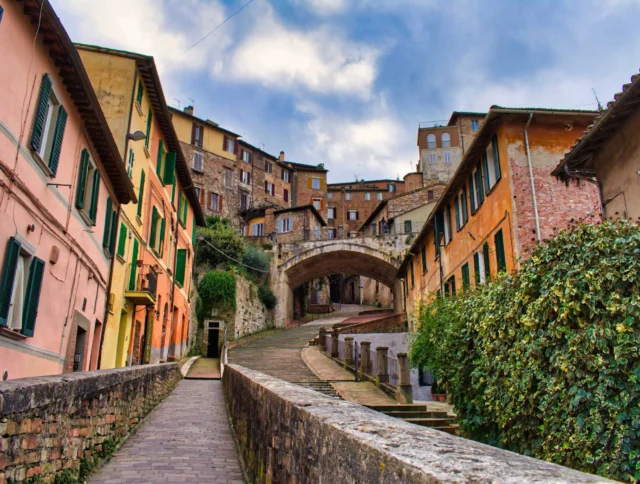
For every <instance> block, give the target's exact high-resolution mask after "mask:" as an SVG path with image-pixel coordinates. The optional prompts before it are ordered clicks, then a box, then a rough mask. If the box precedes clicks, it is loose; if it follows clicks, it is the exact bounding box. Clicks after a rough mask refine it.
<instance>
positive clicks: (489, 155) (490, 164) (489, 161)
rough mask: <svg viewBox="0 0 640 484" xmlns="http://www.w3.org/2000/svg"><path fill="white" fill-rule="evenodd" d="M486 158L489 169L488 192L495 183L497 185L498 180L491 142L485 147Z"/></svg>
mask: <svg viewBox="0 0 640 484" xmlns="http://www.w3.org/2000/svg"><path fill="white" fill-rule="evenodd" d="M486 156H487V168H488V169H489V190H491V189H492V188H493V187H494V186H495V185H496V183H498V180H497V179H496V164H495V159H494V156H493V142H491V143H489V146H487V150H486ZM483 163H484V160H483ZM485 191H486V190H485ZM485 196H486V193H485Z"/></svg>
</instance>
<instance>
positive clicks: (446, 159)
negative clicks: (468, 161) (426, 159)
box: [442, 151, 451, 163]
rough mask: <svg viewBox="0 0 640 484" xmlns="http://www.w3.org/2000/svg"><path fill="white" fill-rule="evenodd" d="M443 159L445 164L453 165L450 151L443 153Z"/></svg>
mask: <svg viewBox="0 0 640 484" xmlns="http://www.w3.org/2000/svg"><path fill="white" fill-rule="evenodd" d="M442 156H443V159H444V162H445V163H451V152H450V151H445V152H444V153H443V155H442Z"/></svg>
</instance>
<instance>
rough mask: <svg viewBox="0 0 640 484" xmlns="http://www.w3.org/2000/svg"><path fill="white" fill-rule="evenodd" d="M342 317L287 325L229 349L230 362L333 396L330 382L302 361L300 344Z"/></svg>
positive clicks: (335, 395) (306, 341) (333, 392)
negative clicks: (278, 331) (277, 331)
mask: <svg viewBox="0 0 640 484" xmlns="http://www.w3.org/2000/svg"><path fill="white" fill-rule="evenodd" d="M342 319H344V317H343V318H335V317H334V318H327V319H324V320H318V321H315V322H314V323H309V324H305V325H304V326H300V327H298V328H293V329H287V330H285V331H282V332H280V333H276V334H273V335H271V336H267V337H266V338H263V339H260V340H257V341H252V342H249V343H248V344H246V345H243V346H240V347H238V348H233V349H231V350H229V363H237V364H238V365H242V366H245V367H247V368H251V369H252V370H257V371H261V372H263V373H266V374H267V375H271V376H275V377H276V378H280V379H282V380H285V381H288V382H291V383H297V384H298V385H301V386H303V387H306V388H311V389H312V390H316V391H319V392H322V393H324V394H326V395H330V396H332V397H337V396H338V394H337V393H336V391H335V390H334V389H333V387H332V386H331V383H329V382H327V381H322V380H320V379H319V378H318V377H317V376H316V375H315V374H314V373H313V372H312V371H311V370H310V369H309V367H307V365H306V364H305V362H304V360H303V359H302V356H301V354H300V353H301V351H302V348H304V347H305V345H306V344H307V343H308V342H309V340H311V339H313V337H314V336H316V335H317V334H318V331H319V330H320V328H321V327H323V326H324V327H325V328H326V329H330V328H331V325H332V324H335V323H337V322H339V321H341V320H342Z"/></svg>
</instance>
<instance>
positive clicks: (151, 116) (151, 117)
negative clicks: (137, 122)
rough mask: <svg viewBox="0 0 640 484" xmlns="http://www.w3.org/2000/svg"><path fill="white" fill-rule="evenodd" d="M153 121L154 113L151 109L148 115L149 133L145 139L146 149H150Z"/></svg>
mask: <svg viewBox="0 0 640 484" xmlns="http://www.w3.org/2000/svg"><path fill="white" fill-rule="evenodd" d="M152 120H153V111H151V108H149V112H148V113H147V132H146V138H145V139H144V147H145V148H147V149H149V142H150V139H149V138H151V121H152Z"/></svg>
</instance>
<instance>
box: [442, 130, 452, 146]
mask: <svg viewBox="0 0 640 484" xmlns="http://www.w3.org/2000/svg"><path fill="white" fill-rule="evenodd" d="M440 139H441V140H442V147H443V148H449V147H450V146H451V136H449V133H442V136H441V137H440Z"/></svg>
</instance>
